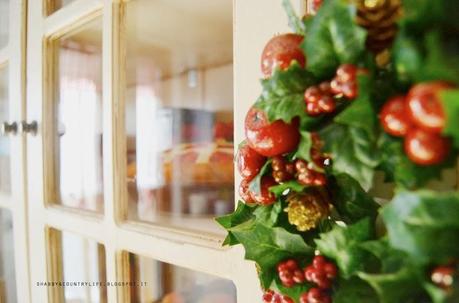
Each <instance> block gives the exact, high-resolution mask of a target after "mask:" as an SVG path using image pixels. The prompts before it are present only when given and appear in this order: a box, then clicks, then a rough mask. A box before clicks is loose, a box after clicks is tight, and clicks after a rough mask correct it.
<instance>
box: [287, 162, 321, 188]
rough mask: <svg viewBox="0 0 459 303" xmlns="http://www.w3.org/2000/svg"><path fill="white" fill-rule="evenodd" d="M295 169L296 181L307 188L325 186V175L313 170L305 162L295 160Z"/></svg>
mask: <svg viewBox="0 0 459 303" xmlns="http://www.w3.org/2000/svg"><path fill="white" fill-rule="evenodd" d="M295 168H296V171H297V172H298V175H297V179H298V182H299V183H300V184H303V185H307V186H312V185H314V186H324V185H325V184H327V178H326V176H325V174H322V173H320V172H317V171H315V170H313V169H312V168H311V167H310V166H309V163H308V162H307V161H305V160H303V159H298V160H296V161H295Z"/></svg>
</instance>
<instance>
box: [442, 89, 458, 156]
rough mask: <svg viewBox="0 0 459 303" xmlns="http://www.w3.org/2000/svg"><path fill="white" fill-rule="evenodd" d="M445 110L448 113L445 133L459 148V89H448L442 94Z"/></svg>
mask: <svg viewBox="0 0 459 303" xmlns="http://www.w3.org/2000/svg"><path fill="white" fill-rule="evenodd" d="M441 99H442V104H443V110H444V111H445V114H446V126H445V128H444V129H443V134H444V135H446V136H450V137H451V138H452V139H453V142H454V145H455V146H456V148H459V128H458V125H459V90H457V89H456V90H448V91H444V92H443V93H442V94H441Z"/></svg>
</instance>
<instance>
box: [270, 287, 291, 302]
mask: <svg viewBox="0 0 459 303" xmlns="http://www.w3.org/2000/svg"><path fill="white" fill-rule="evenodd" d="M263 303H294V301H293V300H292V299H291V298H290V297H287V296H284V295H281V294H278V293H275V292H274V291H272V290H268V291H266V292H265V293H264V295H263Z"/></svg>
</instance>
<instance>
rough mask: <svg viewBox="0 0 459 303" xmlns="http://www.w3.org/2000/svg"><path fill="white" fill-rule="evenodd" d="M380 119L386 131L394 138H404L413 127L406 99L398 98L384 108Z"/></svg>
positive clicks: (390, 100)
mask: <svg viewBox="0 0 459 303" xmlns="http://www.w3.org/2000/svg"><path fill="white" fill-rule="evenodd" d="M379 119H380V122H381V125H382V127H383V129H384V131H385V132H386V133H388V134H390V135H392V136H396V137H404V136H405V135H406V133H407V132H408V129H409V128H410V126H411V120H410V119H409V117H408V113H407V103H406V100H405V97H403V96H396V97H393V98H391V99H389V100H388V101H387V102H386V103H385V104H384V106H383V108H382V110H381V113H380V114H379Z"/></svg>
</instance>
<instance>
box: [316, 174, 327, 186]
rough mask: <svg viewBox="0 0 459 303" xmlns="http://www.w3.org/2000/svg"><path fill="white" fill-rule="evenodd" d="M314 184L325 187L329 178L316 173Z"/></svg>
mask: <svg viewBox="0 0 459 303" xmlns="http://www.w3.org/2000/svg"><path fill="white" fill-rule="evenodd" d="M313 184H314V185H315V186H324V185H326V184H327V177H325V175H324V174H321V173H315V175H314V181H313Z"/></svg>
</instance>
